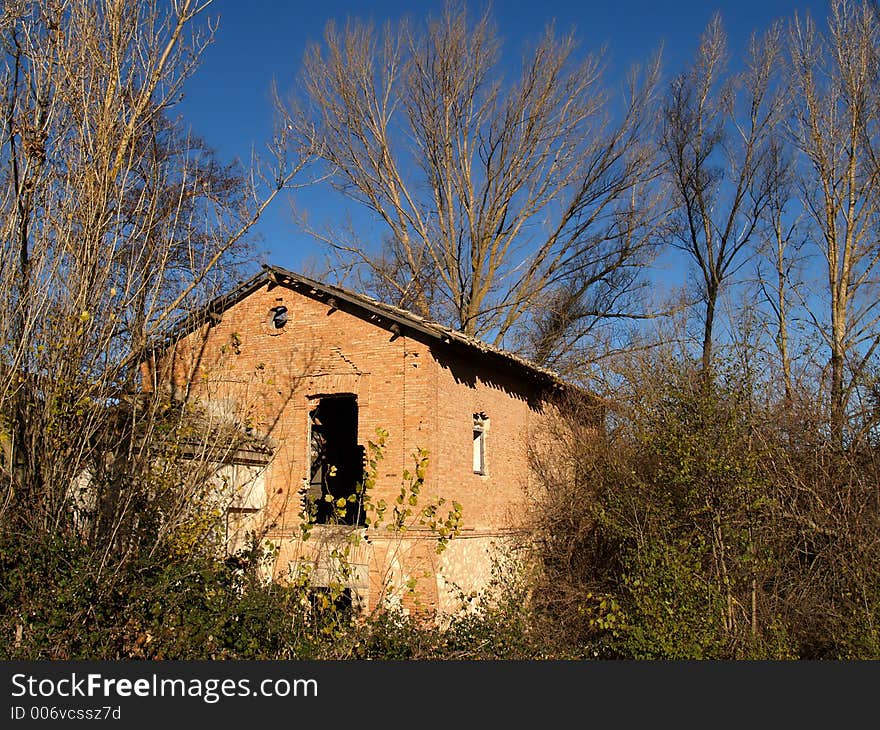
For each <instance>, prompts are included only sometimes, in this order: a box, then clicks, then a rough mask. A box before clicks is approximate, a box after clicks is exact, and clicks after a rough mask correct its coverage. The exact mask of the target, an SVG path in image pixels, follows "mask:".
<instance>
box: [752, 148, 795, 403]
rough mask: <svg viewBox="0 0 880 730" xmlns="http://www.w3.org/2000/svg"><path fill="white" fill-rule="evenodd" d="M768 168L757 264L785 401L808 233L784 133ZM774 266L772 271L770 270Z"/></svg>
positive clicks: (790, 388)
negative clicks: (802, 230) (798, 208)
mask: <svg viewBox="0 0 880 730" xmlns="http://www.w3.org/2000/svg"><path fill="white" fill-rule="evenodd" d="M765 164H766V165H767V169H766V170H765V171H764V172H763V173H762V174H763V175H764V176H765V177H766V180H767V182H768V186H769V191H768V192H769V200H768V204H767V207H766V208H765V209H764V215H763V223H762V225H761V227H760V235H761V239H762V245H761V247H760V253H761V256H760V258H759V259H758V262H757V265H756V281H757V287H758V290H759V292H760V294H761V296H762V298H763V299H764V301H765V303H766V304H767V306H768V307H769V310H770V327H772V330H773V342H774V344H775V345H776V351H777V354H778V359H779V367H780V369H781V372H782V388H783V395H784V398H785V401H786V402H787V403H790V402H791V400H792V398H793V395H794V385H793V382H792V378H793V375H792V359H793V350H792V344H791V331H790V330H791V325H792V311H793V309H794V308H795V307H796V306H797V304H798V303H799V302H798V301H796V300H798V299H799V297H800V294H799V288H798V282H797V281H796V276H797V272H798V270H799V268H800V266H801V265H802V263H803V257H802V252H801V249H802V248H803V238H802V236H801V234H800V230H799V223H800V218H801V216H800V215H799V214H798V213H797V211H796V210H795V209H796V206H797V199H796V189H795V178H794V161H793V157H792V155H791V154H789V151H788V150H787V149H786V147H785V144H784V143H783V141H782V140H781V138H780V137H774V138H773V139H772V140H771V141H770V148H769V150H768V154H767V157H766V159H765ZM765 264H767V265H769V269H770V271H769V273H768V272H767V271H766V269H765V266H764V265H765Z"/></svg>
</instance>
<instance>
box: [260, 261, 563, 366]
mask: <svg viewBox="0 0 880 730" xmlns="http://www.w3.org/2000/svg"><path fill="white" fill-rule="evenodd" d="M263 268H264V270H265V271H267V272H268V271H274V272H277V273H280V274H281V275H282V276H289V277H293V278H296V279H299V280H301V281H303V282H304V283H308V284H310V285H312V286H317V287H319V288H322V289H330V288H332V289H336V290H337V291H338V292H340V293H341V294H344V295H346V296H348V297H351V298H353V299H356V300H357V299H360V300H364V301H366V302H369V303H370V304H372V305H374V306H377V307H379V308H382V309H386V310H390V311H391V312H392V313H396V314H398V316H401V317H404V318H406V319H410V320H413V321H415V322H417V323H418V324H421V325H423V326H426V327H430V328H433V329H436V330H438V331H439V332H440V333H442V334H443V335H445V336H447V337H449V338H450V339H454V340H456V341H458V342H460V343H462V344H465V345H469V346H471V347H474V348H476V349H478V350H481V351H483V352H488V353H492V354H495V355H500V356H502V357H505V358H508V359H510V360H512V361H514V362H516V363H517V364H519V365H522V366H525V367H527V368H529V369H531V370H534V371H536V372H538V373H541V374H542V375H545V376H548V377H550V378H552V379H553V380H557V381H559V382H560V383H561V382H563V381H562V378H561V376H560V375H559V373H557V372H556V371H555V370H551V369H549V368H545V367H543V366H541V365H538V364H536V363H534V362H532V361H530V360H529V359H528V358H525V357H522V356H521V355H518V354H516V353H514V352H511V351H510V350H505V349H503V348H501V347H498V346H496V345H493V344H491V343H489V342H486V341H485V340H482V339H480V338H479V337H475V336H472V335H467V334H465V333H464V332H461V331H459V330H456V329H453V328H452V327H449V326H447V325H444V324H441V323H440V322H437V321H436V320H432V319H428V318H426V317H423V316H422V315H420V314H416V313H415V312H412V311H410V310H408V309H405V308H403V307H399V306H397V305H394V304H388V303H387V302H383V301H381V300H379V299H376V298H375V297H371V296H370V295H369V294H363V293H361V292H358V291H355V290H353V289H349V288H348V287H344V286H340V285H339V284H327V283H325V282H321V281H317V280H315V279H312V278H311V277H308V276H305V275H303V274H298V273H297V272H294V271H290V270H289V269H285V268H284V267H281V266H275V265H274V264H263Z"/></svg>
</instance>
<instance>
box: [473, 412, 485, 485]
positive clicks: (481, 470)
mask: <svg viewBox="0 0 880 730" xmlns="http://www.w3.org/2000/svg"><path fill="white" fill-rule="evenodd" d="M488 430H489V419H488V418H487V417H486V414H485V413H474V424H473V447H474V450H473V472H474V474H478V475H479V476H486V475H487V474H488V469H487V468H486V432H487V431H488Z"/></svg>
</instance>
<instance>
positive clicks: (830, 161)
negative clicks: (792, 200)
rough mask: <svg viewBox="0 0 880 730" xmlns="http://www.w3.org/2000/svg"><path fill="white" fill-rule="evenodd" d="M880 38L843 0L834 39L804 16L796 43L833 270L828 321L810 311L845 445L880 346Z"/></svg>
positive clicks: (816, 198)
mask: <svg viewBox="0 0 880 730" xmlns="http://www.w3.org/2000/svg"><path fill="white" fill-rule="evenodd" d="M878 40H880V36H878V21H877V18H876V15H875V13H874V11H873V9H872V8H871V6H870V5H868V4H858V3H853V2H846V1H844V0H835V2H833V3H832V5H831V12H830V17H829V22H828V31H827V34H822V33H820V32H819V31H817V29H816V26H815V24H814V23H813V21H812V20H810V19H809V18H807V19H804V20H802V19H800V18H796V19H795V21H794V23H793V25H792V30H791V39H790V44H791V61H792V63H791V66H792V71H791V73H792V85H793V90H794V94H793V98H794V100H795V102H796V103H795V105H794V108H793V113H792V121H791V126H792V136H793V138H794V140H795V144H796V145H797V147H798V149H799V151H800V153H801V156H802V164H801V165H800V166H799V173H800V175H801V177H800V185H801V192H802V196H803V204H804V209H805V214H806V216H807V218H808V220H809V222H810V224H811V233H812V235H811V238H810V241H811V243H812V244H814V245H815V246H816V247H817V249H818V250H819V252H820V254H821V256H822V258H823V259H824V260H825V262H826V263H827V278H826V286H825V291H824V296H822V297H821V299H822V303H823V304H824V305H825V306H827V317H826V316H825V315H817V314H815V313H813V312H812V309H811V318H812V320H813V322H814V324H815V326H816V329H817V331H818V332H819V333H820V335H821V336H822V338H823V340H824V342H825V343H826V344H827V346H828V348H829V350H830V357H829V362H828V369H829V371H830V373H829V379H830V423H831V432H832V435H833V438H834V440H835V441H836V442H837V443H838V444H840V443H842V442H843V439H844V435H845V434H844V432H845V426H846V419H847V417H846V413H847V406H848V403H849V400H850V398H851V395H852V393H853V388H854V387H855V385H856V384H857V383H858V379H859V377H860V375H861V374H862V373H863V372H864V371H865V368H866V366H867V364H868V363H869V362H870V359H871V356H872V355H873V353H874V351H875V349H876V347H877V345H878V343H880V334H878V330H877V324H878V311H877V307H878V303H880V299H878V296H877V294H878V292H877V283H878V280H877V274H878V268H877V262H878V259H880V247H878V245H877V222H878V213H880V209H878V203H880V198H878V173H880V168H878V158H877V154H878V129H880V78H878V68H880V66H878V61H880V59H878V54H877V44H878ZM811 304H815V302H812V303H811Z"/></svg>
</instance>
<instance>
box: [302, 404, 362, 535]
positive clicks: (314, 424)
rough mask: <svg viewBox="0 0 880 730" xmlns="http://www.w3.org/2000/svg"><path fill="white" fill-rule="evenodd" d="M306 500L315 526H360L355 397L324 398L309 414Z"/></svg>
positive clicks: (360, 504)
mask: <svg viewBox="0 0 880 730" xmlns="http://www.w3.org/2000/svg"><path fill="white" fill-rule="evenodd" d="M309 427H310V439H309V440H310V458H309V497H310V499H311V500H313V501H314V502H315V504H316V506H317V514H316V520H317V522H318V523H319V524H333V523H337V524H345V525H363V524H364V517H365V515H364V513H363V499H362V494H361V493H360V490H361V484H362V483H363V478H364V449H363V447H362V446H360V445H358V442H357V429H358V407H357V396H354V395H342V396H328V397H325V398H321V399H320V400H318V403H317V405H316V406H315V407H314V408H313V409H312V410H311V411H310V412H309Z"/></svg>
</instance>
